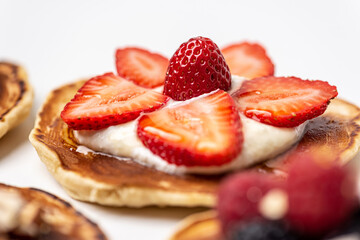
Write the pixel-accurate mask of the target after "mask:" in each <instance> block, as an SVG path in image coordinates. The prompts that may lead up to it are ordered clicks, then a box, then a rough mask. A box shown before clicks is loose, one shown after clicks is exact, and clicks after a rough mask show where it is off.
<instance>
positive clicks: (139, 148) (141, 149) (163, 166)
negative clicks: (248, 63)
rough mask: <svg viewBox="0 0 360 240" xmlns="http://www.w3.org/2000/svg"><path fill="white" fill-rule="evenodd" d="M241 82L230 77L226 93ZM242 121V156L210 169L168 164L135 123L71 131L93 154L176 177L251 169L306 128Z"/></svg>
mask: <svg viewBox="0 0 360 240" xmlns="http://www.w3.org/2000/svg"><path fill="white" fill-rule="evenodd" d="M244 80H245V79H244V78H241V77H237V76H233V77H232V89H230V91H229V92H230V93H231V92H232V91H234V90H236V89H238V88H239V87H240V85H241V83H242V82H243V81H244ZM156 91H160V92H161V91H162V89H161V88H157V89H156ZM199 97H202V96H199ZM193 99H194V98H193ZM193 99H190V100H187V101H192V100H193ZM176 104H184V102H180V103H179V102H176V101H170V102H168V103H167V105H166V106H165V107H171V106H174V105H176ZM241 121H242V125H243V134H244V143H243V148H242V149H243V150H242V152H241V153H240V154H239V155H238V156H237V157H236V158H235V159H234V160H233V161H231V162H230V163H227V164H224V165H221V166H213V167H212V166H210V167H184V166H176V165H174V164H169V163H168V162H166V161H165V160H163V159H161V158H160V157H159V156H157V155H155V154H153V153H152V152H151V151H150V150H149V149H147V148H146V147H145V146H144V145H143V144H142V143H141V141H140V139H139V138H138V136H137V134H136V128H137V120H136V119H135V120H134V121H130V122H127V123H125V124H119V125H116V126H111V127H108V128H105V129H102V130H96V131H94V130H91V131H88V130H81V131H74V136H75V138H76V139H77V141H78V142H79V143H80V144H81V145H84V146H86V147H88V148H90V149H92V150H93V151H96V152H101V153H107V154H111V155H114V156H119V157H125V158H131V159H133V160H134V161H136V162H138V163H140V164H143V165H146V166H149V167H153V168H156V169H158V170H160V171H165V172H169V173H179V174H182V173H198V174H218V173H223V172H227V171H232V170H236V169H242V168H245V167H248V166H251V165H253V164H255V163H258V162H261V161H264V160H266V159H270V158H273V157H275V156H276V155H278V154H280V153H282V152H284V151H286V150H287V149H289V148H290V147H291V146H292V145H293V144H295V143H296V142H297V141H298V140H299V139H300V138H301V136H302V134H303V132H304V128H305V125H306V123H304V124H301V125H300V126H298V127H295V128H279V127H273V126H271V125H266V124H262V123H260V122H257V121H255V120H252V119H249V118H247V117H245V116H241Z"/></svg>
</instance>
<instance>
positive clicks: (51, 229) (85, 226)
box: [0, 183, 107, 240]
mask: <svg viewBox="0 0 360 240" xmlns="http://www.w3.org/2000/svg"><path fill="white" fill-rule="evenodd" d="M0 190H2V191H7V192H14V193H17V194H19V196H20V197H21V199H22V200H24V201H25V202H26V204H28V203H33V204H34V205H36V206H41V208H40V211H42V212H43V213H42V214H43V218H44V219H45V221H46V223H42V224H41V223H39V222H37V224H40V228H41V230H40V231H41V233H40V235H39V236H38V237H39V239H44V240H46V239H52V240H54V239H59V240H63V239H97V240H106V239H107V238H106V236H105V235H104V234H103V232H102V231H101V230H100V228H99V227H98V226H97V224H95V223H94V222H92V221H90V220H89V219H87V218H86V217H84V216H83V215H82V214H81V213H79V212H77V211H76V210H75V209H74V208H73V207H72V206H71V205H70V204H69V203H67V202H65V201H64V200H62V199H60V198H58V197H56V196H54V195H52V194H50V193H47V192H44V191H42V190H39V189H35V188H17V187H12V186H8V185H5V184H1V183H0ZM2 200H4V199H2ZM34 221H39V219H34ZM7 234H8V236H9V237H10V239H38V238H35V237H34V238H32V237H26V236H19V235H18V234H17V233H15V232H10V233H7ZM0 238H1V233H0Z"/></svg>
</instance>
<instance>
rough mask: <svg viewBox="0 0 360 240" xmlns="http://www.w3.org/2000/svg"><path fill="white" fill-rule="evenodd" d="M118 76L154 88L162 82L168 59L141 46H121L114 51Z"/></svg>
mask: <svg viewBox="0 0 360 240" xmlns="http://www.w3.org/2000/svg"><path fill="white" fill-rule="evenodd" d="M115 57H116V69H117V72H118V74H119V76H121V77H123V78H126V79H128V80H130V81H132V82H134V83H136V84H137V85H139V86H142V87H147V88H154V87H158V86H161V85H163V84H164V81H165V75H166V69H167V67H168V65H169V60H168V59H167V58H166V57H163V56H161V55H160V54H157V53H152V52H149V51H147V50H145V49H141V48H134V47H133V48H121V49H118V50H117V51H116V56H115Z"/></svg>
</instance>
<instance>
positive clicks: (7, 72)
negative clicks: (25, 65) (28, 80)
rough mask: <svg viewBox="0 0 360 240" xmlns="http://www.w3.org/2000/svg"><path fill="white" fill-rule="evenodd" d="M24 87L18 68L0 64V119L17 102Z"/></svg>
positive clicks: (3, 63)
mask: <svg viewBox="0 0 360 240" xmlns="http://www.w3.org/2000/svg"><path fill="white" fill-rule="evenodd" d="M25 87H26V86H25V82H24V80H23V79H22V76H19V67H18V66H16V65H14V64H10V63H5V62H0V119H3V118H4V117H5V115H6V113H8V112H9V110H11V109H12V108H13V107H14V106H15V105H16V104H17V103H18V102H19V100H20V99H21V97H22V95H23V93H24V92H25Z"/></svg>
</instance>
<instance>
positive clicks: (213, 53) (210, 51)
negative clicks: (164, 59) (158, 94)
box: [164, 37, 231, 101]
mask: <svg viewBox="0 0 360 240" xmlns="http://www.w3.org/2000/svg"><path fill="white" fill-rule="evenodd" d="M230 86H231V76H230V71H229V67H228V66H227V64H226V62H225V59H224V57H223V55H222V54H221V52H220V49H219V47H218V46H217V45H216V44H215V43H214V42H213V41H212V40H211V39H209V38H205V37H196V38H192V39H190V40H189V41H187V42H185V43H183V44H181V46H180V47H179V48H178V49H177V50H176V52H175V53H174V55H173V56H172V58H171V59H170V63H169V67H168V70H167V74H166V79H165V85H164V94H165V95H168V96H170V97H171V98H173V99H175V100H180V101H183V100H187V99H190V98H193V97H196V96H199V95H201V94H203V93H208V92H211V91H214V90H216V89H222V90H224V91H227V90H229V89H230Z"/></svg>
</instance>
